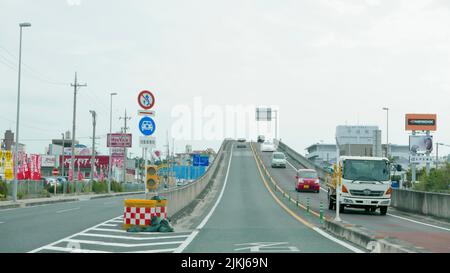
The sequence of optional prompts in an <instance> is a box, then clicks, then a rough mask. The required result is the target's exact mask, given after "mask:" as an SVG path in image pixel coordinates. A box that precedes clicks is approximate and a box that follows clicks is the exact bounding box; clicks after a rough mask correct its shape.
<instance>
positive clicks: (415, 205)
mask: <svg viewBox="0 0 450 273" xmlns="http://www.w3.org/2000/svg"><path fill="white" fill-rule="evenodd" d="M391 202H392V203H391V205H392V206H393V207H395V208H397V209H399V210H404V211H408V212H412V213H418V214H423V215H430V216H435V217H439V218H445V219H450V194H444V193H433V192H423V191H410V190H393V192H392V198H391Z"/></svg>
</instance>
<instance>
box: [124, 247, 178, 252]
mask: <svg viewBox="0 0 450 273" xmlns="http://www.w3.org/2000/svg"><path fill="white" fill-rule="evenodd" d="M174 250H175V248H162V249H152V250H142V251H132V252H122V253H162V252H173V251H174Z"/></svg>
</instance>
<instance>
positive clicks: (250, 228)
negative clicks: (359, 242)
mask: <svg viewBox="0 0 450 273" xmlns="http://www.w3.org/2000/svg"><path fill="white" fill-rule="evenodd" d="M247 145H248V147H247V148H236V147H234V148H233V154H232V158H231V161H230V162H231V165H230V167H229V173H228V177H227V180H226V185H225V188H224V191H223V196H222V198H221V199H219V203H218V205H217V207H216V209H215V210H214V212H213V213H212V214H211V217H210V218H209V219H208V220H207V222H206V224H205V225H204V226H203V227H201V228H200V229H198V233H196V234H195V233H194V234H195V235H193V236H192V237H191V238H190V240H191V241H190V242H189V243H187V244H186V246H185V248H184V249H182V251H183V252H188V253H192V252H351V251H350V250H349V249H348V248H346V247H344V246H342V245H340V244H338V243H336V242H334V241H332V240H330V239H328V238H325V237H323V236H322V235H320V234H319V233H317V232H316V231H314V230H313V229H311V228H310V227H307V226H305V225H303V224H301V223H300V222H298V221H297V220H296V219H294V218H293V217H292V216H291V215H289V214H288V213H287V212H286V211H285V210H284V209H283V208H282V207H281V206H280V205H279V204H277V203H276V202H275V200H274V198H273V197H272V196H271V194H270V193H269V192H268V190H267V189H266V188H265V186H264V183H263V180H262V179H261V177H260V175H259V172H258V169H257V166H256V162H255V159H254V157H253V155H252V152H251V149H250V144H249V143H247Z"/></svg>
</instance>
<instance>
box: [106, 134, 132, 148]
mask: <svg viewBox="0 0 450 273" xmlns="http://www.w3.org/2000/svg"><path fill="white" fill-rule="evenodd" d="M131 144H132V136H131V134H108V138H107V147H126V148H131Z"/></svg>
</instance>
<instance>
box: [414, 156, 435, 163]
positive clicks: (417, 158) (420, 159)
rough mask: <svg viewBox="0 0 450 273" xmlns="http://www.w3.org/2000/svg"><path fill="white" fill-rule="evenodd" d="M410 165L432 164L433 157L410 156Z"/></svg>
mask: <svg viewBox="0 0 450 273" xmlns="http://www.w3.org/2000/svg"><path fill="white" fill-rule="evenodd" d="M409 162H410V163H427V162H429V163H432V162H433V157H431V156H426V155H410V156H409Z"/></svg>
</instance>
